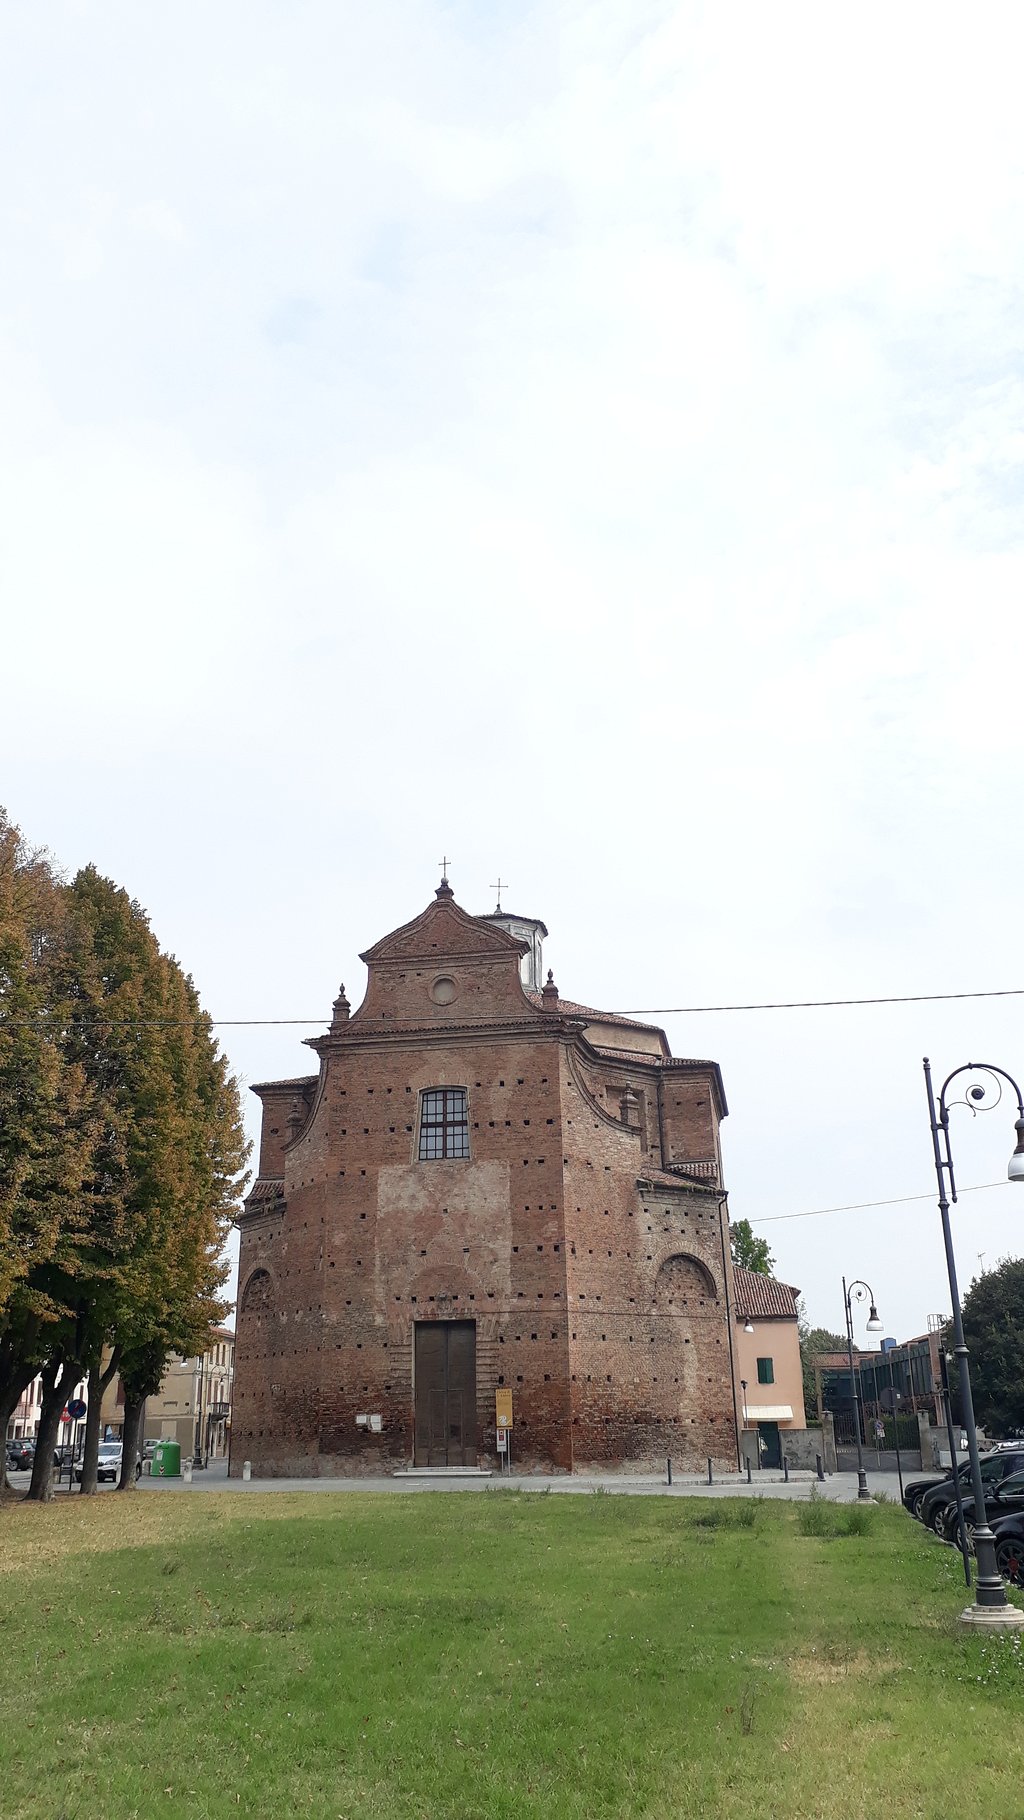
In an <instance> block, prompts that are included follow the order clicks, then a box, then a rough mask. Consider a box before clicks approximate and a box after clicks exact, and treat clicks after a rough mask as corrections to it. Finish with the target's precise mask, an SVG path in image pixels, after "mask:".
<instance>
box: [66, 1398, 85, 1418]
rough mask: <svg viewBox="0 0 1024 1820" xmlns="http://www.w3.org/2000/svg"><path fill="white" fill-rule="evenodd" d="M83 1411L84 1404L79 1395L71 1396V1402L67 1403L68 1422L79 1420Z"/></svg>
mask: <svg viewBox="0 0 1024 1820" xmlns="http://www.w3.org/2000/svg"><path fill="white" fill-rule="evenodd" d="M85 1411H86V1405H85V1403H83V1401H82V1399H81V1397H72V1399H71V1402H70V1403H69V1404H68V1420H69V1422H80V1421H81V1420H82V1417H83V1416H84V1414H85Z"/></svg>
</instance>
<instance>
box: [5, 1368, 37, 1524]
mask: <svg viewBox="0 0 1024 1820" xmlns="http://www.w3.org/2000/svg"><path fill="white" fill-rule="evenodd" d="M29 1382H30V1383H31V1379H30V1380H29ZM22 1389H24V1386H22ZM20 1396H21V1391H20V1390H15V1389H13V1388H9V1389H8V1391H7V1394H6V1395H5V1396H4V1395H0V1434H4V1435H6V1433H7V1424H8V1423H9V1421H10V1419H11V1417H12V1416H13V1414H14V1412H15V1410H16V1409H17V1407H18V1398H19V1397H20ZM12 1490H13V1486H11V1485H9V1484H8V1482H7V1453H6V1450H5V1452H4V1463H3V1467H2V1468H0V1504H2V1503H3V1501H4V1499H5V1497H6V1496H7V1494H8V1492H10V1491H12Z"/></svg>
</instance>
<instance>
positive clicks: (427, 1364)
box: [413, 1321, 477, 1466]
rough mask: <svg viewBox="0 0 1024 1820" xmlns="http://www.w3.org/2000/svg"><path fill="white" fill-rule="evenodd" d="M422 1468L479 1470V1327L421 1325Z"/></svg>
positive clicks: (419, 1417) (418, 1334) (417, 1343)
mask: <svg viewBox="0 0 1024 1820" xmlns="http://www.w3.org/2000/svg"><path fill="white" fill-rule="evenodd" d="M413 1332H414V1334H415V1408H416V1441H415V1448H416V1453H415V1464H416V1465H417V1466H475V1465H476V1463H477V1449H476V1322H475V1321H417V1322H416V1325H415V1328H414V1329H413Z"/></svg>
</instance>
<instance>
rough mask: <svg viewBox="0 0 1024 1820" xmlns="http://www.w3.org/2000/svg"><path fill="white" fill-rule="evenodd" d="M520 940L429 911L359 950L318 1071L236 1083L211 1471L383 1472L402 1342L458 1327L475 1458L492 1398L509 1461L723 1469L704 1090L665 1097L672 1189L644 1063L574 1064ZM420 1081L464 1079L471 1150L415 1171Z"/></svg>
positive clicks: (403, 1388) (710, 1121)
mask: <svg viewBox="0 0 1024 1820" xmlns="http://www.w3.org/2000/svg"><path fill="white" fill-rule="evenodd" d="M521 952H522V949H521V944H520V943H518V942H516V941H514V940H512V938H510V937H509V936H507V935H506V934H505V933H504V932H503V931H501V930H499V929H496V928H494V927H493V926H489V925H486V924H482V923H480V922H477V921H476V919H473V918H469V917H467V916H466V915H465V913H464V912H462V911H460V910H458V908H457V906H454V905H453V904H451V903H450V902H449V901H448V900H445V899H441V900H439V902H438V903H437V904H435V905H432V906H431V907H430V909H429V910H428V911H427V912H426V913H425V914H424V916H423V917H421V918H418V919H416V921H415V922H414V923H413V924H410V925H407V926H406V927H405V928H404V929H402V930H399V931H396V933H395V935H394V936H393V937H390V938H387V939H386V940H385V942H382V943H378V944H377V945H376V947H375V948H374V949H371V950H370V951H369V952H368V954H367V955H366V956H364V959H366V961H367V963H368V966H369V970H370V981H369V986H368V989H367V995H366V999H365V1000H364V1004H363V1006H361V1007H360V1009H359V1011H358V1012H357V1013H356V1014H355V1016H353V1017H352V1018H351V1019H349V1018H347V1017H345V1016H340V1017H338V1018H337V1019H336V1022H335V1024H334V1025H333V1026H332V1030H331V1032H330V1034H329V1035H328V1036H326V1037H324V1038H322V1039H319V1040H317V1041H316V1042H315V1043H314V1045H313V1047H314V1048H315V1049H316V1050H317V1052H318V1055H319V1058H320V1072H319V1075H318V1077H315V1079H313V1080H310V1079H309V1078H307V1077H303V1078H302V1079H301V1080H299V1081H297V1082H273V1083H270V1084H268V1086H267V1087H265V1088H263V1089H259V1090H258V1091H260V1092H261V1094H262V1096H263V1100H264V1141H263V1145H262V1148H261V1180H260V1182H259V1183H258V1184H257V1188H256V1190H255V1191H254V1195H253V1196H252V1197H250V1202H249V1206H248V1211H247V1214H246V1217H245V1219H244V1221H243V1225H242V1237H241V1257H240V1274H239V1311H238V1321H237V1343H236V1357H235V1398H234V1413H233V1435H232V1471H233V1472H239V1471H240V1470H241V1464H242V1461H243V1459H251V1460H252V1462H253V1465H254V1468H255V1470H256V1471H257V1472H258V1473H259V1472H263V1473H277V1474H284V1473H289V1474H290V1473H309V1474H337V1473H345V1474H353V1473H354V1474H366V1473H377V1472H382V1471H384V1472H386V1471H390V1470H392V1469H393V1468H395V1467H397V1466H405V1465H407V1464H409V1463H410V1462H411V1461H412V1459H413V1451H414V1427H413V1418H414V1404H415V1395H416V1392H415V1385H414V1382H413V1378H414V1333H413V1329H414V1325H415V1323H416V1322H420V1321H437V1320H463V1321H464V1320H471V1321H473V1322H475V1324H476V1368H477V1379H476V1383H477V1442H478V1453H477V1457H478V1459H479V1460H480V1462H481V1463H482V1464H484V1465H493V1464H494V1463H495V1420H494V1391H495V1389H496V1388H498V1387H504V1388H510V1389H511V1390H512V1392H513V1397H514V1408H515V1430H514V1436H513V1456H514V1460H515V1463H516V1465H517V1467H519V1468H521V1469H529V1468H530V1467H545V1468H551V1467H555V1468H561V1469H564V1470H570V1469H571V1468H572V1467H573V1465H587V1464H598V1463H600V1464H604V1465H608V1464H614V1463H622V1464H638V1463H641V1462H646V1461H654V1460H656V1459H658V1460H660V1459H663V1458H664V1457H665V1456H666V1455H668V1454H670V1453H671V1454H673V1455H674V1456H675V1457H677V1458H680V1459H689V1458H692V1459H693V1460H694V1461H698V1460H703V1458H704V1457H705V1456H706V1455H707V1454H711V1455H712V1457H714V1458H715V1459H716V1461H718V1462H720V1463H722V1464H723V1465H727V1464H729V1463H732V1464H734V1463H735V1423H734V1412H733V1406H732V1392H731V1379H730V1374H729V1368H728V1360H729V1343H728V1342H729V1324H728V1319H727V1300H728V1278H727V1274H726V1272H727V1270H728V1265H727V1264H726V1265H725V1267H724V1268H723V1260H722V1225H721V1222H722V1214H721V1207H720V1203H721V1195H720V1191H719V1188H718V1162H717V1159H718V1148H717V1120H716V1108H715V1098H714V1080H713V1077H712V1075H711V1074H706V1075H705V1076H703V1077H699V1078H698V1077H695V1076H693V1077H691V1076H687V1077H685V1085H681V1086H680V1087H679V1089H678V1095H679V1099H680V1102H681V1103H680V1106H679V1107H675V1106H673V1107H672V1108H671V1112H672V1115H673V1117H674V1124H673V1145H674V1152H675V1153H677V1154H674V1155H673V1158H672V1159H670V1160H672V1161H676V1162H679V1161H682V1162H685V1161H686V1159H687V1156H690V1157H691V1158H694V1159H695V1158H701V1159H703V1160H704V1161H705V1162H707V1163H709V1164H711V1165H713V1179H710V1180H707V1181H706V1182H704V1183H702V1182H693V1181H687V1180H684V1179H681V1178H680V1179H676V1178H675V1177H673V1176H671V1175H669V1174H667V1173H665V1172H664V1170H663V1169H662V1163H663V1157H662V1152H661V1138H660V1129H661V1120H662V1112H661V1110H660V1103H659V1095H660V1093H661V1087H662V1073H663V1067H664V1064H663V1062H662V1060H661V1059H660V1058H659V1057H658V1056H655V1055H650V1054H648V1055H638V1056H615V1055H613V1054H605V1053H603V1052H600V1051H598V1050H596V1049H595V1048H594V1047H593V1046H592V1045H590V1044H589V1043H588V1042H587V1040H586V1037H585V1035H584V1033H583V1032H584V1026H583V1023H582V1021H581V1018H580V1017H579V1016H578V1015H573V1016H569V1015H566V1014H562V1013H561V1012H560V1011H559V1009H558V1007H557V1004H556V1003H555V1002H554V999H553V997H552V995H550V994H549V997H548V1000H547V1001H546V1002H545V1004H544V1006H543V1008H541V1007H539V1006H538V1005H537V1004H536V1002H535V1001H531V1000H530V999H529V998H528V997H527V996H526V994H525V993H524V992H523V989H522V987H521V984H520V980H519V956H520V954H521ZM345 1009H346V1010H347V1007H346V1008H345ZM708 1066H709V1068H710V1067H711V1065H710V1064H709V1065H708ZM670 1084H671V1085H672V1087H673V1088H675V1085H676V1084H675V1082H674V1081H673V1082H672V1083H670ZM439 1087H462V1088H465V1089H466V1092H467V1095H468V1117H469V1141H470V1153H471V1154H470V1156H469V1158H467V1159H450V1160H438V1161H430V1162H420V1161H419V1160H418V1157H417V1138H418V1118H419V1107H420V1096H421V1094H422V1093H423V1092H424V1091H425V1090H426V1089H430V1088H439ZM296 1102H297V1103H296ZM687 1147H689V1149H687ZM641 1181H648V1182H649V1183H650V1185H649V1186H648V1187H647V1188H643V1189H642V1188H640V1187H639V1186H638V1183H639V1182H641ZM360 1414H378V1415H380V1416H381V1418H382V1422H381V1432H380V1433H379V1434H378V1433H373V1432H372V1431H371V1430H370V1429H369V1428H364V1427H360V1426H357V1424H356V1416H357V1415H360Z"/></svg>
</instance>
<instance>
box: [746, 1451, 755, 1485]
mask: <svg viewBox="0 0 1024 1820" xmlns="http://www.w3.org/2000/svg"><path fill="white" fill-rule="evenodd" d="M753 1483H754V1481H753V1479H752V1478H751V1476H750V1455H749V1454H748V1455H747V1484H748V1485H753Z"/></svg>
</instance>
